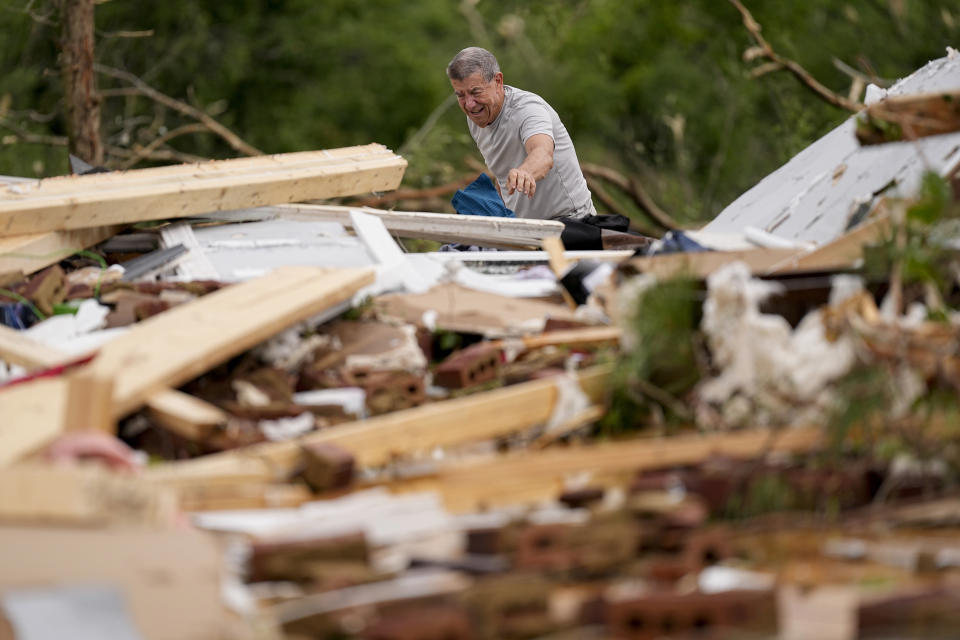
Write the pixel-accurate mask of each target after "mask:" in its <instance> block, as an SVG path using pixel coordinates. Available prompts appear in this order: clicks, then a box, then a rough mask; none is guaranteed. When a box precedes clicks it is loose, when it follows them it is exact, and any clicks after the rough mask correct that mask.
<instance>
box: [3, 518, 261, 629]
mask: <svg viewBox="0 0 960 640" xmlns="http://www.w3.org/2000/svg"><path fill="white" fill-rule="evenodd" d="M0 566H2V567H3V571H0V591H2V592H4V593H8V592H12V591H15V590H18V589H26V588H30V587H32V588H44V587H51V586H52V587H56V586H57V585H60V586H70V585H104V586H109V587H112V588H114V589H116V590H118V591H120V592H121V593H122V594H123V600H124V603H125V605H126V608H127V609H128V610H129V612H130V614H131V615H132V617H133V621H134V623H135V625H136V628H137V630H138V631H139V632H140V633H141V634H143V638H144V639H145V640H169V639H171V638H177V639H178V640H205V639H210V638H236V639H237V640H249V639H251V638H254V637H258V636H257V633H256V632H254V631H252V630H251V626H250V625H249V621H246V624H245V625H241V623H240V616H237V615H236V614H232V613H230V612H229V610H228V609H227V606H226V605H225V604H224V601H223V592H222V589H223V583H222V576H223V574H224V572H225V571H226V569H225V568H224V567H223V547H222V544H221V543H220V542H219V541H218V540H217V539H216V537H214V536H213V535H211V534H208V533H206V532H202V531H197V530H195V529H192V528H184V529H146V528H133V527H123V528H118V527H110V528H90V527H61V526H49V527H39V526H0ZM0 633H2V632H0Z"/></svg>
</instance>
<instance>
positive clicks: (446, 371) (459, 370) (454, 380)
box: [433, 342, 501, 389]
mask: <svg viewBox="0 0 960 640" xmlns="http://www.w3.org/2000/svg"><path fill="white" fill-rule="evenodd" d="M500 353H501V352H500V349H499V348H497V347H496V346H495V345H491V344H488V343H485V342H479V343H477V344H474V345H471V346H469V347H467V348H466V349H462V350H460V351H457V352H455V353H453V354H451V355H450V356H449V357H448V358H447V359H446V360H444V361H443V362H441V363H440V365H439V366H438V367H437V369H436V371H434V374H433V382H434V384H436V385H437V386H440V387H445V388H447V389H464V388H467V387H472V386H474V385H477V384H483V383H484V382H489V381H491V380H496V379H497V378H498V377H499V376H500Z"/></svg>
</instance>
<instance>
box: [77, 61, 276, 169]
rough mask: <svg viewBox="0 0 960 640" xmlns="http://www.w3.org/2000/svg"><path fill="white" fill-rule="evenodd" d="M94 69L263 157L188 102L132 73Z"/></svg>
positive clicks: (98, 66)
mask: <svg viewBox="0 0 960 640" xmlns="http://www.w3.org/2000/svg"><path fill="white" fill-rule="evenodd" d="M94 69H96V71H97V72H98V73H102V74H103V75H105V76H109V77H111V78H115V79H117V80H123V81H125V82H127V83H129V84H130V85H132V86H133V87H134V88H135V89H136V90H137V91H138V92H139V93H140V94H141V95H143V96H145V97H147V98H150V99H151V100H153V101H155V102H158V103H160V104H162V105H164V106H165V107H169V108H170V109H173V110H174V111H176V112H177V113H180V114H183V115H185V116H188V117H190V118H193V119H194V120H197V121H198V122H201V123H203V124H204V125H206V127H207V128H208V129H209V130H210V131H212V132H213V133H215V134H217V135H218V136H220V137H221V138H223V139H224V140H225V141H226V142H227V144H229V145H230V146H231V147H232V148H233V149H234V150H235V151H238V152H240V153H242V154H244V155H247V156H260V155H263V152H262V151H260V150H259V149H257V148H255V147H253V146H252V145H250V144H248V143H247V142H245V141H244V140H243V139H242V138H241V137H240V136H238V135H237V134H235V133H234V132H233V131H231V130H230V129H228V128H227V127H225V126H224V125H222V124H220V123H219V122H217V121H216V120H214V119H213V118H212V117H210V116H209V115H208V114H206V113H204V112H203V111H201V110H200V109H197V108H196V107H193V106H191V105H189V104H187V103H186V102H182V101H180V100H177V99H175V98H171V97H170V96H168V95H166V94H164V93H161V92H159V91H157V90H156V89H154V88H153V87H151V86H150V85H148V84H147V83H146V82H144V81H143V80H141V79H140V78H138V77H137V76H135V75H133V74H132V73H129V72H127V71H122V70H120V69H114V68H112V67H107V66H104V65H102V64H96V65H94Z"/></svg>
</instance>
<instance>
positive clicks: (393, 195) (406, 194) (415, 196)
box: [353, 173, 477, 208]
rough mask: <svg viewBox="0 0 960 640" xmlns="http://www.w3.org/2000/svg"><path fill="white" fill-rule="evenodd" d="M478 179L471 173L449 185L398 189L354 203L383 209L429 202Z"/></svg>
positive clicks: (360, 199)
mask: <svg viewBox="0 0 960 640" xmlns="http://www.w3.org/2000/svg"><path fill="white" fill-rule="evenodd" d="M476 178H477V176H476V175H474V174H472V173H471V174H470V175H467V176H464V177H463V178H460V179H459V180H455V181H453V182H448V183H447V184H443V185H440V186H437V187H429V188H427V189H398V190H396V191H391V192H390V193H385V194H383V195H380V196H370V197H366V198H359V199H357V200H354V201H353V202H355V203H356V204H359V205H362V206H364V207H378V208H382V207H383V205H385V204H390V203H394V202H399V201H401V200H427V199H429V198H438V197H441V196H445V195H448V194H451V193H454V192H456V190H457V189H462V188H463V187H465V186H467V185H468V184H470V183H471V182H473V181H474V180H476Z"/></svg>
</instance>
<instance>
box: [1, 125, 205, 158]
mask: <svg viewBox="0 0 960 640" xmlns="http://www.w3.org/2000/svg"><path fill="white" fill-rule="evenodd" d="M187 126H194V125H187ZM195 126H200V125H195ZM0 127H5V128H6V129H8V130H9V131H11V132H12V134H11V135H9V136H4V137H3V138H0V144H5V145H6V144H17V143H24V144H43V145H47V146H52V147H66V146H68V144H69V143H68V140H67V137H66V136H51V135H44V134H40V133H33V132H31V131H27V130H26V129H23V128H22V127H20V126H18V125H17V124H15V123H13V122H10V121H9V120H7V119H5V118H0ZM104 151H105V152H106V153H107V155H110V156H114V157H117V158H124V159H131V158H135V159H136V160H137V161H140V160H155V161H158V162H187V163H190V162H203V161H205V160H207V158H201V157H200V156H194V155H191V154H188V153H182V152H180V151H176V150H173V149H156V148H153V149H150V150H146V149H137V150H132V149H127V148H125V147H116V146H112V145H105V146H104ZM107 164H110V163H107Z"/></svg>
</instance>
